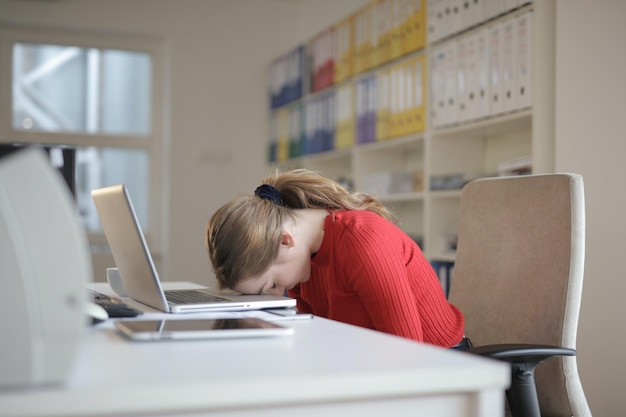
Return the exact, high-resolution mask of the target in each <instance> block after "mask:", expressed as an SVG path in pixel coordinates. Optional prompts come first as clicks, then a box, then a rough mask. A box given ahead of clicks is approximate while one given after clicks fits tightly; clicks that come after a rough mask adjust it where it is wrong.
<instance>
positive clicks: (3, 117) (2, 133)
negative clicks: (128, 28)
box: [0, 24, 168, 258]
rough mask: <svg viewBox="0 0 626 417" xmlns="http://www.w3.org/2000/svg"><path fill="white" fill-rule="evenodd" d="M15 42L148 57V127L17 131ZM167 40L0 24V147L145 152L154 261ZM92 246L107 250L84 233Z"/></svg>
mask: <svg viewBox="0 0 626 417" xmlns="http://www.w3.org/2000/svg"><path fill="white" fill-rule="evenodd" d="M15 43H33V44H54V45H66V46H77V47H82V48H97V49H116V50H124V51H131V52H142V53H147V54H149V55H150V57H151V61H152V68H151V71H152V72H151V77H152V78H151V97H150V103H151V108H150V129H149V132H148V133H147V134H146V135H111V134H100V133H89V134H88V133H82V132H80V133H76V132H41V131H23V130H15V129H14V128H13V123H12V112H13V110H12V108H13V88H12V75H13V45H14V44H15ZM164 50H165V42H164V41H163V40H162V39H159V38H156V37H148V36H137V35H118V34H110V33H96V32H86V31H68V30H51V29H44V28H38V27H15V26H11V25H5V24H0V143H13V142H18V143H26V144H43V145H68V146H77V147H96V148H125V149H140V150H145V151H146V153H147V155H148V160H149V168H148V169H149V172H148V183H149V185H148V187H149V190H148V196H149V197H148V207H149V208H150V209H149V212H148V227H147V230H144V234H145V238H146V241H147V243H148V246H149V247H150V249H151V252H152V255H153V256H154V257H157V258H160V257H161V256H162V255H163V253H164V249H165V245H164V239H163V234H164V232H165V230H166V224H167V223H166V221H165V219H166V212H167V205H166V204H165V202H166V201H167V199H166V196H165V187H164V185H165V184H166V182H167V178H168V170H167V161H166V159H165V158H164V155H166V149H167V145H168V144H167V141H166V138H165V125H166V121H167V117H166V111H165V103H164V95H165V88H164V86H165V71H164V68H165V66H164ZM87 237H88V240H89V243H90V244H91V245H92V247H97V246H107V245H108V243H107V240H106V237H105V236H104V234H103V233H98V232H88V233H87Z"/></svg>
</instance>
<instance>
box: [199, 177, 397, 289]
mask: <svg viewBox="0 0 626 417" xmlns="http://www.w3.org/2000/svg"><path fill="white" fill-rule="evenodd" d="M261 183H262V184H266V185H270V186H272V187H274V188H275V189H276V190H277V191H278V193H279V196H278V197H277V198H278V199H279V200H277V203H278V204H276V203H274V202H273V201H271V199H266V198H261V197H257V196H256V195H241V196H238V197H236V198H235V199H233V200H231V201H230V202H228V203H226V204H225V205H223V206H222V207H221V208H220V209H218V210H217V211H216V212H215V213H214V214H213V215H212V216H211V218H210V219H209V221H208V223H207V227H206V244H207V251H208V253H209V259H210V260H211V264H212V265H213V271H214V272H215V275H216V278H217V280H218V282H219V285H220V287H221V288H222V289H223V288H231V289H232V288H234V287H235V286H236V285H237V284H238V283H239V282H240V281H241V280H242V279H245V278H247V277H250V276H253V275H259V274H262V273H263V272H264V271H265V270H267V268H269V267H270V266H271V264H272V263H273V262H274V261H275V259H276V257H277V255H278V249H279V247H280V242H281V237H282V231H283V225H284V223H285V221H286V220H287V219H289V218H290V217H293V213H292V210H297V209H307V208H325V209H330V210H368V211H371V212H374V213H376V214H378V215H380V216H381V217H384V218H385V219H388V220H390V221H392V222H395V217H394V216H393V215H392V214H391V212H390V211H389V210H388V209H387V208H386V207H385V206H384V205H383V204H382V203H381V202H380V201H378V200H377V199H375V198H374V197H372V196H370V195H368V194H366V193H361V192H349V191H348V190H346V189H345V188H344V187H342V186H341V185H340V184H339V183H337V182H335V181H333V180H331V179H328V178H325V177H323V176H322V175H320V174H319V173H317V172H314V171H309V170H305V169H296V170H290V171H285V172H280V171H279V170H277V169H274V170H273V172H272V173H271V174H270V175H269V176H268V177H267V178H265V179H263V180H262V182H261Z"/></svg>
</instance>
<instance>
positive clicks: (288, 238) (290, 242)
mask: <svg viewBox="0 0 626 417" xmlns="http://www.w3.org/2000/svg"><path fill="white" fill-rule="evenodd" d="M280 244H281V246H285V249H289V248H292V247H294V245H295V239H294V237H293V235H292V234H291V233H289V232H287V231H285V230H283V235H282V237H281V240H280Z"/></svg>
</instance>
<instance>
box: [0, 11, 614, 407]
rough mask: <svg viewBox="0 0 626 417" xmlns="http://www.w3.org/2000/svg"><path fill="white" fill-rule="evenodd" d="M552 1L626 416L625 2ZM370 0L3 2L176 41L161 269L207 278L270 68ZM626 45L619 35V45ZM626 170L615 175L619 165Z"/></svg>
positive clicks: (587, 373)
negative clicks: (216, 218)
mask: <svg viewBox="0 0 626 417" xmlns="http://www.w3.org/2000/svg"><path fill="white" fill-rule="evenodd" d="M538 1H557V16H558V17H557V20H558V22H557V38H558V39H557V42H558V43H557V109H556V114H557V120H556V131H557V133H556V134H557V138H556V140H557V142H556V159H557V161H556V167H557V170H558V171H575V172H580V173H581V174H582V175H583V176H584V178H585V183H586V195H587V258H586V282H585V293H584V296H583V307H582V311H581V326H580V331H579V335H580V336H579V346H578V350H579V368H580V373H581V377H582V380H583V384H584V387H585V390H586V393H587V396H588V400H589V402H590V404H591V409H592V412H593V413H594V415H596V416H607V417H612V416H621V415H623V412H624V410H626V396H625V395H622V393H621V385H622V378H621V377H622V373H623V371H624V365H623V364H624V363H625V361H624V360H623V358H622V357H621V356H620V354H621V352H622V350H623V347H624V346H626V343H625V338H626V336H625V335H626V332H625V331H624V328H625V326H624V324H623V323H622V320H623V319H624V318H625V314H624V313H623V312H622V310H623V307H622V305H621V300H622V298H623V294H624V293H625V292H626V291H625V290H626V288H625V286H626V280H624V278H625V277H624V275H625V274H624V272H622V271H623V267H621V265H620V263H619V259H621V256H623V254H622V253H621V252H622V251H623V249H624V247H625V245H624V244H623V242H622V241H623V239H624V237H625V236H626V226H625V224H626V222H625V221H624V219H623V213H626V196H625V195H626V194H625V193H624V191H623V190H624V185H623V184H622V183H621V182H620V180H621V179H622V178H623V176H624V175H623V174H622V172H621V167H622V165H623V163H622V160H623V158H624V157H626V138H625V137H624V136H626V135H625V134H624V133H623V132H622V131H621V128H622V126H624V123H623V122H622V120H624V118H625V114H626V111H625V110H626V105H625V104H624V100H623V97H625V96H626V87H625V86H626V82H625V81H624V78H623V77H624V74H626V55H625V54H626V52H625V51H626V50H625V49H624V47H623V46H622V45H621V42H622V41H623V40H626V29H625V28H626V26H625V25H624V24H623V22H622V21H621V20H623V17H624V16H626V2H624V1H622V0H596V1H593V2H590V1H587V0H538ZM366 2H367V0H132V1H128V0H80V1H79V0H55V1H24V0H0V22H11V23H19V24H34V25H44V26H46V27H50V26H52V27H62V28H76V29H87V30H103V31H109V32H113V33H118V32H121V33H131V34H150V35H156V36H159V37H161V38H162V39H164V41H165V42H166V43H167V45H168V59H167V63H168V66H169V68H168V72H169V75H170V84H169V91H170V101H169V104H168V106H167V107H168V108H167V110H168V112H169V114H170V120H169V121H168V122H167V126H168V127H167V132H168V133H169V138H170V142H171V143H170V148H171V150H170V153H169V158H168V163H169V169H170V173H171V176H170V184H168V186H167V190H166V191H167V192H168V193H169V196H170V213H169V217H168V220H169V235H170V236H169V242H170V250H169V252H167V253H166V260H167V263H165V270H164V275H165V276H166V277H167V278H168V279H177V280H192V281H197V282H201V283H208V282H209V281H208V280H210V272H209V266H208V261H207V257H206V254H205V252H204V241H203V233H204V225H205V223H206V220H207V219H208V216H209V215H210V213H212V212H213V211H214V210H215V209H217V207H219V206H220V205H221V204H222V203H223V202H225V201H226V200H228V199H229V198H231V197H232V196H234V195H235V194H238V193H241V192H251V190H252V188H253V187H254V185H255V183H256V181H257V180H258V178H259V176H261V175H262V174H264V173H265V169H266V166H265V155H266V143H267V132H268V127H267V113H266V102H267V95H266V80H267V72H266V71H267V66H268V64H269V61H270V59H271V58H272V57H275V56H277V55H279V54H281V53H283V52H285V51H286V50H288V49H289V48H291V47H293V46H295V45H297V44H298V43H299V42H301V41H304V40H306V39H308V38H309V37H311V36H312V35H313V34H315V33H316V32H317V31H319V30H320V29H322V28H324V27H325V26H326V25H327V24H330V23H333V22H335V21H337V20H338V19H339V18H341V17H343V16H346V15H347V14H348V13H350V12H352V11H354V10H356V9H357V8H358V7H359V6H361V5H362V4H365V3H366ZM618 40H619V42H618ZM618 170H619V171H618Z"/></svg>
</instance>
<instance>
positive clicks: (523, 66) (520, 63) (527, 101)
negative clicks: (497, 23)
mask: <svg viewBox="0 0 626 417" xmlns="http://www.w3.org/2000/svg"><path fill="white" fill-rule="evenodd" d="M516 32H517V33H516V34H515V38H516V43H515V44H516V67H517V74H516V75H517V108H518V109H523V108H527V107H530V106H531V105H532V44H533V39H532V36H533V35H532V12H530V11H529V12H525V13H523V14H520V15H519V16H517V22H516Z"/></svg>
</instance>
